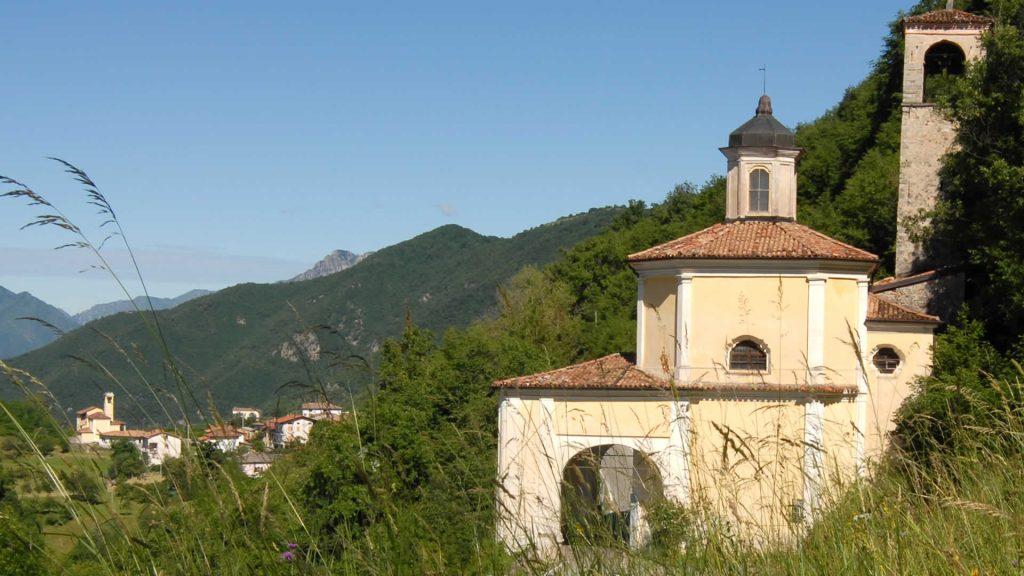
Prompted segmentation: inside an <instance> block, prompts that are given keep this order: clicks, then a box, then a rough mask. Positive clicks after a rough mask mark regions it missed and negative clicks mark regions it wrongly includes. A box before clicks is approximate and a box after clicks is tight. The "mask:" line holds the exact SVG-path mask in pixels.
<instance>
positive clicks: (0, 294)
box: [0, 286, 78, 358]
mask: <svg viewBox="0 0 1024 576" xmlns="http://www.w3.org/2000/svg"><path fill="white" fill-rule="evenodd" d="M19 318H39V319H40V320H44V321H46V322H49V323H50V324H53V325H54V326H56V327H57V328H59V329H60V330H64V331H69V330H73V329H75V328H76V327H78V324H77V323H75V321H74V320H73V319H72V318H71V316H68V313H67V312H65V311H63V310H61V309H60V308H56V307H53V306H50V305H49V304H47V303H46V302H43V301H42V300H40V299H38V298H36V297H35V296H33V295H31V294H29V293H28V292H22V293H21V294H15V293H14V292H11V291H10V290H7V289H6V288H4V287H3V286H0V358H13V357H14V356H17V355H19V354H24V353H25V352H28V351H30V350H34V349H36V348H39V347H40V346H43V345H45V344H49V343H50V342H53V341H54V340H56V339H57V333H56V332H54V331H53V330H52V329H51V328H48V327H47V326H45V325H43V324H41V323H39V322H36V321H34V320H19Z"/></svg>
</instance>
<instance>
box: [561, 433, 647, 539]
mask: <svg viewBox="0 0 1024 576" xmlns="http://www.w3.org/2000/svg"><path fill="white" fill-rule="evenodd" d="M663 498H664V483H663V481H662V478H661V474H660V473H659V472H658V467H657V465H656V464H655V463H654V462H653V461H652V460H651V458H650V457H649V456H648V455H647V454H645V453H644V452H643V451H641V450H636V449H633V448H630V447H628V446H623V445H621V444H605V445H601V446H595V447H593V448H587V449H585V450H582V451H580V452H577V453H576V455H575V456H573V457H572V458H571V459H570V460H569V463H568V464H566V466H565V469H564V470H563V471H562V511H561V528H562V540H563V542H565V543H574V544H581V545H595V544H607V543H612V542H620V543H628V544H629V545H630V546H631V547H639V546H643V545H644V544H646V543H647V541H648V540H649V535H650V529H649V526H648V524H647V520H646V511H647V510H649V508H650V506H651V505H652V504H654V503H656V502H659V501H661V500H662V499H663Z"/></svg>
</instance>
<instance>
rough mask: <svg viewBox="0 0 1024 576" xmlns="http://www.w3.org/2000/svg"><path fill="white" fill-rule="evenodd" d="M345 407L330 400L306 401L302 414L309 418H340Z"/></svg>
mask: <svg viewBox="0 0 1024 576" xmlns="http://www.w3.org/2000/svg"><path fill="white" fill-rule="evenodd" d="M344 414H345V409H344V408H342V407H341V406H338V405H336V404H331V403H330V402H306V403H305V404H303V405H302V415H303V416H306V417H308V418H313V419H320V418H340V417H342V416H343V415H344Z"/></svg>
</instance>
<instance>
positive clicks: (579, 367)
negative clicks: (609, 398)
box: [494, 354, 857, 394]
mask: <svg viewBox="0 0 1024 576" xmlns="http://www.w3.org/2000/svg"><path fill="white" fill-rule="evenodd" d="M494 387H495V388H520V389H522V388H541V389H563V390H670V389H673V385H672V383H671V382H669V381H668V380H665V379H662V378H657V377H655V376H652V375H651V374H648V373H647V372H644V371H643V370H640V369H639V368H637V367H636V365H635V364H634V362H633V356H632V355H631V354H629V355H627V354H611V355H609V356H604V357H602V358H598V359H596V360H590V361H589V362H582V363H580V364H573V365H572V366H566V367H565V368H559V369H557V370H550V371H548V372H541V373H540V374H531V375H529V376H520V377H518V378H508V379H505V380H498V381H497V382H495V383H494ZM674 389H675V390H681V391H694V392H720V393H730V392H779V393H784V392H806V393H810V392H815V393H818V394H856V393H857V386H856V385H855V384H851V385H815V386H809V385H799V384H797V385H794V384H782V385H779V384H770V383H766V382H741V383H722V382H703V381H697V382H691V383H686V384H676V385H675V386H674Z"/></svg>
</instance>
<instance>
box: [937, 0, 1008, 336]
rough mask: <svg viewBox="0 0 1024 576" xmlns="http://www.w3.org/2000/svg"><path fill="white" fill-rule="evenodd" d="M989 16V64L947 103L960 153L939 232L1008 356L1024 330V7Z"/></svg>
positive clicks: (997, 9) (999, 5)
mask: <svg viewBox="0 0 1024 576" xmlns="http://www.w3.org/2000/svg"><path fill="white" fill-rule="evenodd" d="M990 13H991V14H992V15H993V16H995V17H996V24H995V27H994V28H993V29H992V31H991V32H989V33H987V34H985V36H984V37H983V43H984V48H985V57H984V58H983V59H981V60H979V61H978V62H977V63H976V64H974V65H971V66H969V67H968V71H967V73H966V75H965V77H964V78H963V79H962V80H961V81H960V82H958V83H957V86H956V88H955V89H954V90H952V92H951V94H950V96H949V99H948V101H947V102H945V104H946V110H947V112H948V114H949V115H950V117H951V118H952V120H953V121H954V122H955V123H956V124H957V125H958V126H959V133H958V137H957V143H958V144H959V149H958V150H957V151H955V152H954V153H952V154H951V155H950V157H949V159H948V162H947V164H946V167H945V170H944V171H943V175H942V178H943V182H944V191H945V192H946V200H945V202H943V203H942V204H941V205H940V207H939V209H938V212H937V214H936V218H935V223H936V224H935V232H936V238H938V239H945V242H944V246H943V248H944V249H946V250H952V251H953V252H954V253H955V254H958V255H959V256H960V257H961V259H962V260H963V261H965V262H966V263H967V265H968V267H967V287H968V302H969V304H970V307H971V309H972V311H973V313H974V315H975V316H976V317H977V318H979V319H981V320H982V321H983V322H984V323H985V325H986V327H987V329H988V334H989V335H990V337H992V338H993V342H995V343H996V344H997V346H999V347H1000V348H1001V349H1004V350H1005V349H1008V348H1009V347H1010V346H1012V345H1013V344H1015V343H1016V342H1017V340H1018V339H1019V337H1020V335H1021V333H1022V327H1024V227H1022V226H1021V225H1020V223H1021V222H1024V193H1022V191H1024V185H1022V183H1024V33H1022V31H1021V30H1022V27H1024V5H1022V3H1021V2H1020V1H1019V0H1003V1H999V2H993V3H992V5H991V12H990Z"/></svg>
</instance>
